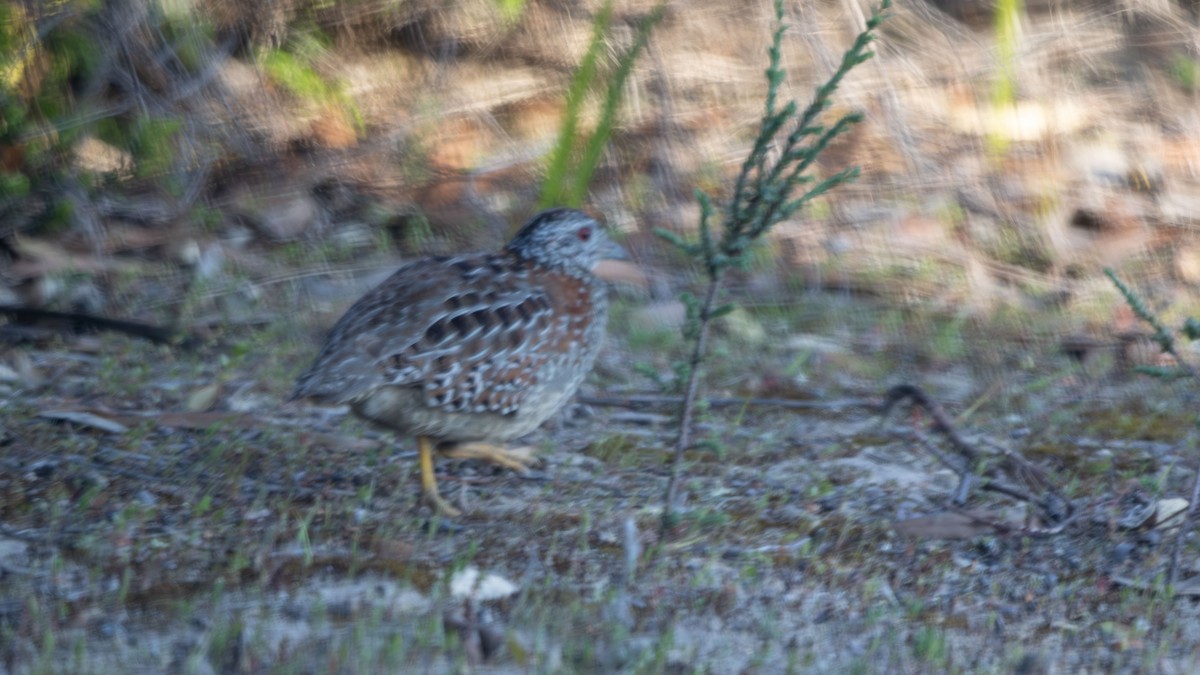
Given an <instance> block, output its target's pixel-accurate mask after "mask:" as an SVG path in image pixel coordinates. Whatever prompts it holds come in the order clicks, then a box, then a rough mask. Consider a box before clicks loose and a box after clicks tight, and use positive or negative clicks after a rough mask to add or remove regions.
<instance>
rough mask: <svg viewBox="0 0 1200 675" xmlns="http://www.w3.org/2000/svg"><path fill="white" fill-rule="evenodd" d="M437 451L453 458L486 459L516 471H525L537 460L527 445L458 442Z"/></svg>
mask: <svg viewBox="0 0 1200 675" xmlns="http://www.w3.org/2000/svg"><path fill="white" fill-rule="evenodd" d="M438 452H439V453H441V454H442V456H444V457H450V458H453V459H483V460H487V461H489V462H491V463H492V464H499V465H500V466H502V467H504V468H506V469H512V470H513V471H516V472H518V473H525V472H526V471H528V470H529V467H530V466H532V465H533V464H534V463H535V462H537V458H536V457H534V456H533V448H531V447H529V446H527V445H525V446H521V447H518V448H505V447H503V446H499V445H492V444H491V443H458V444H455V445H451V446H449V447H447V448H444V449H439V450H438Z"/></svg>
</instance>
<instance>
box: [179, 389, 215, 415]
mask: <svg viewBox="0 0 1200 675" xmlns="http://www.w3.org/2000/svg"><path fill="white" fill-rule="evenodd" d="M220 393H221V383H220V382H213V383H211V384H206V385H204V386H203V387H200V388H199V389H197V390H195V391H193V392H192V394H191V396H188V399H187V403H185V404H184V406H183V407H184V408H185V409H186V410H187V411H188V412H202V411H205V410H208V409H209V408H211V407H213V404H214V403H216V402H217V396H218V395H219V394H220Z"/></svg>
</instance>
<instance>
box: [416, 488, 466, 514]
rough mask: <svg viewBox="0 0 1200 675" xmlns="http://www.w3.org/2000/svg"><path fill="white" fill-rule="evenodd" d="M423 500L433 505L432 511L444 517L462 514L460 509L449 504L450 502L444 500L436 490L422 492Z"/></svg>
mask: <svg viewBox="0 0 1200 675" xmlns="http://www.w3.org/2000/svg"><path fill="white" fill-rule="evenodd" d="M424 497H425V501H427V502H429V505H430V506H432V507H433V510H434V512H436V513H437V514H438V515H439V516H442V517H444V518H457V517H459V516H461V515H462V511H459V510H458V509H456V508H454V507H453V506H450V502H448V501H446V500H445V499H443V498H442V496H441V495H439V494H438V493H437V492H426V493H425V494H424Z"/></svg>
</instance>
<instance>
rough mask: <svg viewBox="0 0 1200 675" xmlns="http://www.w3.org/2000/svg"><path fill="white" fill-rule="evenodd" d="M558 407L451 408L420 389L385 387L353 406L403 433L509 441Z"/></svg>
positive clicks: (372, 420)
mask: <svg viewBox="0 0 1200 675" xmlns="http://www.w3.org/2000/svg"><path fill="white" fill-rule="evenodd" d="M537 398H543V397H537ZM559 407H561V406H555V407H553V408H550V407H549V406H537V405H534V406H522V407H521V409H519V410H518V411H517V412H516V413H514V414H512V415H501V414H498V413H488V412H449V411H446V410H438V409H435V408H430V407H428V406H427V405H426V404H425V401H424V397H423V395H422V393H421V392H420V391H419V390H416V389H411V388H404V387H382V388H380V389H377V390H375V391H374V392H373V393H372V394H371V395H370V396H369V397H368V398H366V399H364V400H363V401H360V402H358V403H355V404H353V405H352V406H351V409H352V410H353V411H354V413H355V414H356V415H358V416H359V417H361V418H363V419H365V420H367V421H370V422H373V423H375V424H378V425H380V426H384V427H387V428H389V429H392V430H394V431H397V432H399V433H402V434H410V435H413V436H431V437H433V438H436V439H438V440H442V441H507V440H509V439H512V438H516V437H518V436H524V435H525V434H527V433H529V432H531V431H533V430H534V429H536V428H537V427H538V425H540V424H541V423H542V422H544V421H545V420H546V418H548V417H550V415H553V414H554V413H555V412H556V411H557V410H558V408H559Z"/></svg>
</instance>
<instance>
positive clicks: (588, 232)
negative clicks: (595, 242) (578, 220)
mask: <svg viewBox="0 0 1200 675" xmlns="http://www.w3.org/2000/svg"><path fill="white" fill-rule="evenodd" d="M591 238H592V228H590V227H581V228H579V241H587V240H588V239H591Z"/></svg>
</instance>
